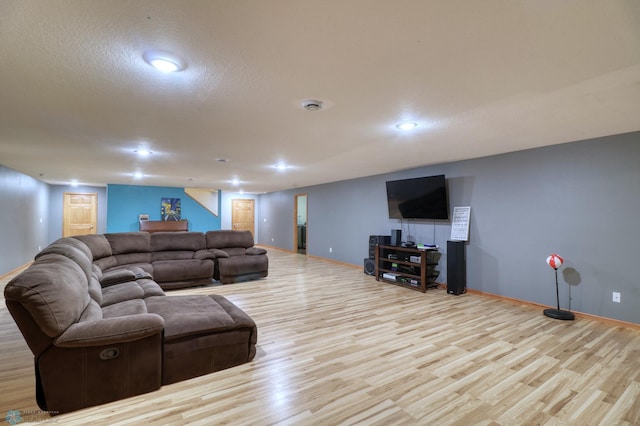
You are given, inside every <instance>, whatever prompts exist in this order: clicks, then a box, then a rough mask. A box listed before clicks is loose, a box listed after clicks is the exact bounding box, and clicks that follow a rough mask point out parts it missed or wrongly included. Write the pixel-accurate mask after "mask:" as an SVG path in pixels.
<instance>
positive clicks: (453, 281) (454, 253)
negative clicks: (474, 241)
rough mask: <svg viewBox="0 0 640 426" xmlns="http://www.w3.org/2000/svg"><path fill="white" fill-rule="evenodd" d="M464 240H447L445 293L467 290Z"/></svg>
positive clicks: (457, 293) (458, 292)
mask: <svg viewBox="0 0 640 426" xmlns="http://www.w3.org/2000/svg"><path fill="white" fill-rule="evenodd" d="M464 250H465V245H464V241H447V293H449V294H455V295H459V294H463V293H466V292H467V258H466V256H465V252H464Z"/></svg>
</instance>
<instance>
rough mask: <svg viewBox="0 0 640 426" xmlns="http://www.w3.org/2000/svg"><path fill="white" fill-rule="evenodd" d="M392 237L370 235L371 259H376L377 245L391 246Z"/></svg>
mask: <svg viewBox="0 0 640 426" xmlns="http://www.w3.org/2000/svg"><path fill="white" fill-rule="evenodd" d="M390 243H391V237H390V236H388V235H369V258H370V259H374V258H375V257H376V244H381V245H389V244H390Z"/></svg>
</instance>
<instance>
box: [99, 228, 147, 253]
mask: <svg viewBox="0 0 640 426" xmlns="http://www.w3.org/2000/svg"><path fill="white" fill-rule="evenodd" d="M104 236H105V238H106V239H107V240H108V241H109V244H110V245H111V251H112V252H113V254H114V255H118V254H127V253H149V252H150V251H151V238H150V235H149V233H147V232H120V233H114V234H105V235H104Z"/></svg>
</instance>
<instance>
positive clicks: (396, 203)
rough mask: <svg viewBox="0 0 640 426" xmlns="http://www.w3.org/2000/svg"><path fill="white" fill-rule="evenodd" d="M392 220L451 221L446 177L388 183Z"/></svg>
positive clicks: (429, 177) (390, 216) (426, 177)
mask: <svg viewBox="0 0 640 426" xmlns="http://www.w3.org/2000/svg"><path fill="white" fill-rule="evenodd" d="M387 202H388V205H389V218H390V219H449V203H448V200H447V187H446V182H445V177H444V175H437V176H425V177H419V178H412V179H401V180H392V181H387Z"/></svg>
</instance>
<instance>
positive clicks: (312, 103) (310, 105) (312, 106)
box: [302, 100, 322, 111]
mask: <svg viewBox="0 0 640 426" xmlns="http://www.w3.org/2000/svg"><path fill="white" fill-rule="evenodd" d="M302 107H303V108H304V109H306V110H307V111H320V110H321V109H322V101H316V100H308V101H304V102H302Z"/></svg>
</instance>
